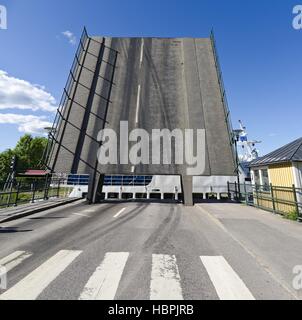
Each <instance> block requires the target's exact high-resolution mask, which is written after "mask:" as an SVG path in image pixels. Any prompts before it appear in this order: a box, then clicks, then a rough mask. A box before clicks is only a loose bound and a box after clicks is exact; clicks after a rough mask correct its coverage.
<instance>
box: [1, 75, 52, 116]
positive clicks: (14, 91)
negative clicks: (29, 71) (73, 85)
mask: <svg viewBox="0 0 302 320" xmlns="http://www.w3.org/2000/svg"><path fill="white" fill-rule="evenodd" d="M3 109H22V110H26V109H29V110H33V111H38V110H40V111H47V112H54V111H56V109H57V106H56V100H55V98H54V97H53V96H52V95H51V94H50V93H48V92H47V91H45V88H44V87H43V86H40V85H35V84H32V83H30V82H28V81H25V80H21V79H17V78H14V77H11V76H9V75H8V73H7V72H5V71H3V70H0V110H3Z"/></svg>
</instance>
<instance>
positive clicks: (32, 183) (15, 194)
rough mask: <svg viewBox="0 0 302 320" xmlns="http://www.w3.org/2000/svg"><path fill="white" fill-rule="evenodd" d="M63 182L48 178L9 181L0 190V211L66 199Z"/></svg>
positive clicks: (62, 180)
mask: <svg viewBox="0 0 302 320" xmlns="http://www.w3.org/2000/svg"><path fill="white" fill-rule="evenodd" d="M64 181H65V180H64V179H53V178H49V177H46V178H35V179H32V178H25V179H20V180H14V181H11V182H9V183H8V185H7V187H6V190H3V189H2V190H0V209H2V208H7V207H11V206H17V205H20V204H25V203H34V202H36V201H39V200H48V199H49V198H59V197H66V195H67V194H66V188H65V187H64V188H63V183H64Z"/></svg>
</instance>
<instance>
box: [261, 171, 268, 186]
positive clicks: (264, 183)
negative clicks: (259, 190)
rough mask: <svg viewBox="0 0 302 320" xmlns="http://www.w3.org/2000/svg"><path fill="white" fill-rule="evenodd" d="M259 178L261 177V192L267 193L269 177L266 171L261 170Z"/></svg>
mask: <svg viewBox="0 0 302 320" xmlns="http://www.w3.org/2000/svg"><path fill="white" fill-rule="evenodd" d="M261 176H262V183H261V184H262V187H263V191H269V177H268V170H267V169H263V170H261Z"/></svg>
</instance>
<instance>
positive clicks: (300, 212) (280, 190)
mask: <svg viewBox="0 0 302 320" xmlns="http://www.w3.org/2000/svg"><path fill="white" fill-rule="evenodd" d="M228 193H229V195H230V197H232V198H233V199H234V200H236V201H238V202H242V203H245V204H246V205H250V206H255V207H257V208H260V209H264V210H267V211H271V212H274V213H278V214H281V215H284V216H286V217H287V218H290V219H292V220H300V221H302V189H301V188H296V187H295V185H293V186H291V187H282V186H274V185H272V184H270V185H254V184H246V183H243V184H238V183H236V182H235V183H228Z"/></svg>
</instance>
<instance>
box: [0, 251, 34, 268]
mask: <svg viewBox="0 0 302 320" xmlns="http://www.w3.org/2000/svg"><path fill="white" fill-rule="evenodd" d="M30 256H32V253H30V252H25V251H15V252H13V253H12V254H10V255H8V256H7V257H5V258H2V259H1V260H0V266H3V267H5V268H6V271H7V272H9V271H10V270H12V269H14V268H15V267H17V266H18V265H19V264H21V263H22V262H23V261H24V260H25V259H27V258H29V257H30Z"/></svg>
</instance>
